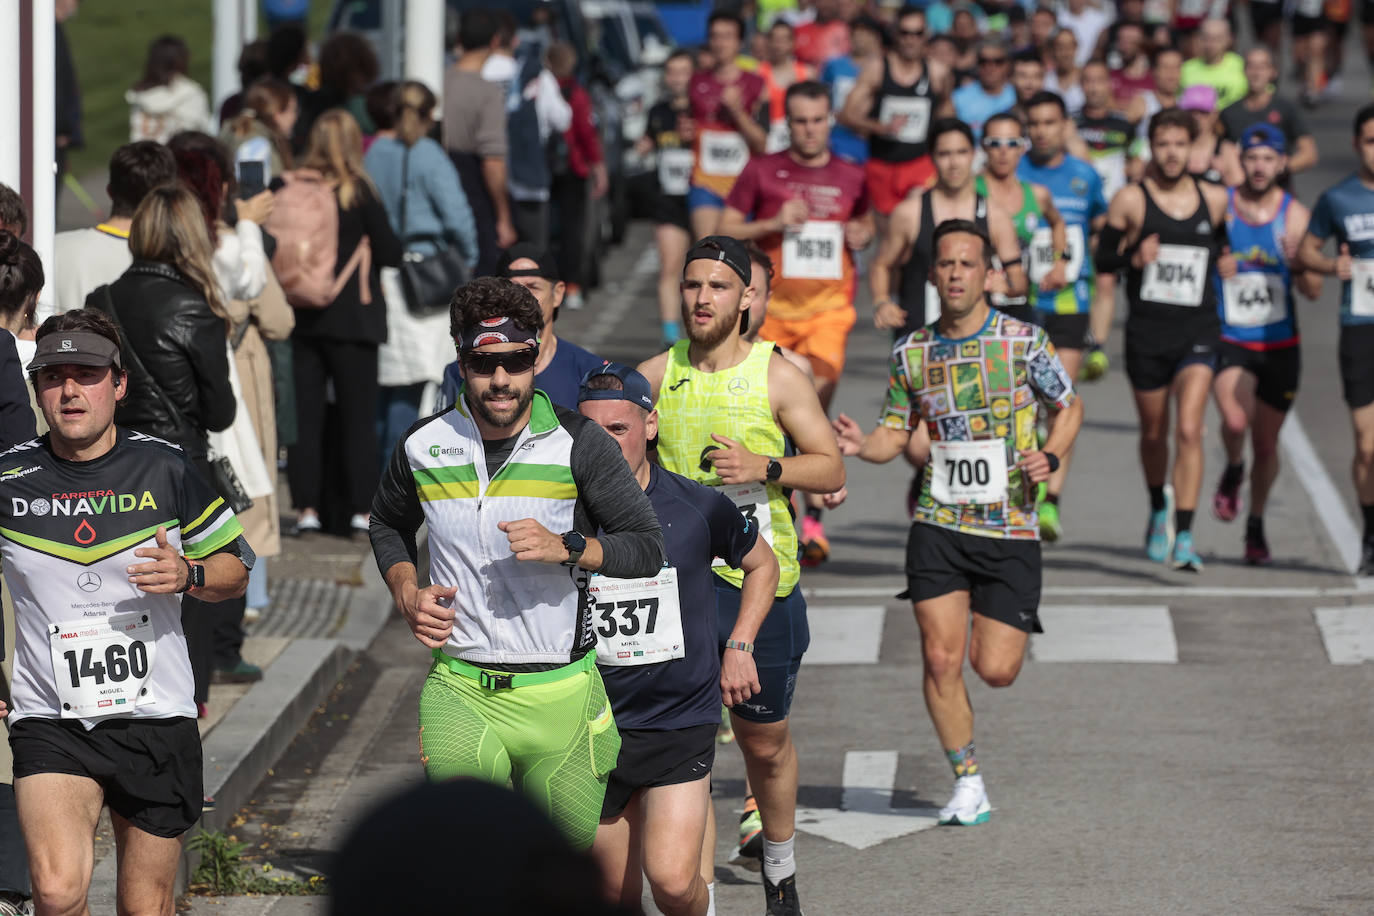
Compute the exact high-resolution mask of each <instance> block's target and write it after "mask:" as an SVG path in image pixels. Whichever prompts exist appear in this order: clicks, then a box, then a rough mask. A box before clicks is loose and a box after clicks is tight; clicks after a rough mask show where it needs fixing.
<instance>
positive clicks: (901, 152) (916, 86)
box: [868, 55, 936, 162]
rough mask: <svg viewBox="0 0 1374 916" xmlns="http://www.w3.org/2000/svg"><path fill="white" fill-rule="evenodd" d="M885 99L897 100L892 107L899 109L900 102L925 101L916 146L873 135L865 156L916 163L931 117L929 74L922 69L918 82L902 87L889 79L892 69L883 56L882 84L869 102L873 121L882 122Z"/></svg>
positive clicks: (932, 101) (932, 97)
mask: <svg viewBox="0 0 1374 916" xmlns="http://www.w3.org/2000/svg"><path fill="white" fill-rule="evenodd" d="M889 97H890V98H892V99H895V100H897V101H896V102H894V103H892V104H896V105H902V104H903V103H902V102H901V100H902V99H925V100H926V105H925V106H924V107H925V127H924V128H923V129H922V130H921V131H920V140H919V142H915V143H909V142H905V141H903V140H898V139H897V138H895V137H889V136H884V135H881V134H874V135H873V136H872V137H870V138H869V140H868V154H869V155H870V156H872V157H873V158H874V159H881V160H882V161H884V162H909V161H911V160H912V159H919V158H920V157H921V156H924V155H926V138H927V137H929V135H930V123H931V121H932V120H933V119H934V116H935V102H936V99H935V96H934V95H932V94H931V91H930V72H929V71H928V70H927V69H926V68H925V66H924V65H922V67H921V76H920V78H918V79H917V80H916V82H914V83H912V84H911V85H910V86H903V85H902V84H900V83H898V82H897V81H896V80H895V79H893V78H892V66H891V64H890V62H889V61H888V59H887V55H883V84H882V86H880V87H879V89H878V95H877V97H876V98H875V99H874V100H873V109H872V111H870V112H869V115H868V116H869V117H870V118H873V119H874V120H875V121H882V120H886V119H884V118H883V99H885V98H889ZM906 104H910V103H906ZM899 113H901V114H905V112H899Z"/></svg>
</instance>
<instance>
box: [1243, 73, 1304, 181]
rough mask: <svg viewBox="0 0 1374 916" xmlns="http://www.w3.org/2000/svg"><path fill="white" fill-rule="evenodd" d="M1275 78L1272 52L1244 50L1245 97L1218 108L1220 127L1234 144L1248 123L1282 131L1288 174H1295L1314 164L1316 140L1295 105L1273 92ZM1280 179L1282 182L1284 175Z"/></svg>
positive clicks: (1276, 79)
mask: <svg viewBox="0 0 1374 916" xmlns="http://www.w3.org/2000/svg"><path fill="white" fill-rule="evenodd" d="M1278 78H1279V71H1278V67H1277V66H1275V64H1274V55H1273V52H1271V51H1270V50H1269V49H1268V48H1266V47H1264V46H1259V47H1254V48H1251V49H1250V50H1249V51H1247V52H1246V54H1245V81H1246V83H1247V84H1248V86H1249V91H1248V92H1247V93H1246V95H1245V98H1243V99H1241V100H1240V101H1238V102H1235V103H1233V104H1231V105H1230V106H1229V107H1227V108H1224V109H1222V112H1221V125H1222V127H1223V128H1225V130H1226V139H1228V140H1230V141H1232V142H1234V143H1239V142H1240V139H1241V137H1242V135H1244V133H1245V129H1246V128H1247V127H1249V126H1250V125H1251V124H1257V123H1259V124H1272V125H1274V126H1275V127H1277V128H1278V129H1279V130H1281V131H1283V138H1284V144H1285V146H1286V147H1287V148H1288V150H1289V155H1288V156H1287V159H1288V172H1289V173H1290V174H1294V175H1295V174H1297V173H1298V172H1305V171H1307V170H1308V169H1310V168H1312V167H1313V166H1315V165H1316V164H1317V141H1316V140H1315V139H1313V137H1312V133H1311V131H1309V130H1308V129H1307V124H1306V122H1305V121H1304V120H1303V118H1302V114H1301V113H1300V112H1299V111H1298V106H1296V105H1294V104H1293V103H1292V102H1290V101H1288V100H1287V99H1282V98H1279V97H1278V95H1277V94H1276V93H1275V91H1274V87H1275V84H1276V83H1277V82H1278ZM1283 180H1284V181H1285V182H1286V180H1287V179H1286V176H1285V177H1284V179H1283Z"/></svg>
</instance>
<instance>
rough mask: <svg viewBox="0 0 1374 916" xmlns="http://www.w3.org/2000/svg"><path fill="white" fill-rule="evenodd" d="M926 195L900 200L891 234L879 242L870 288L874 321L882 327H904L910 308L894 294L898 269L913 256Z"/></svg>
mask: <svg viewBox="0 0 1374 916" xmlns="http://www.w3.org/2000/svg"><path fill="white" fill-rule="evenodd" d="M921 206H922V196H921V195H919V194H918V195H916V196H915V197H910V198H907V199H906V200H904V201H902V202H901V203H899V204H898V205H897V207H896V209H894V210H893V211H892V216H891V217H890V218H889V219H888V224H887V234H885V235H884V236H882V238H881V240H880V241H879V244H878V251H877V254H875V255H874V256H873V263H872V264H871V265H870V266H869V269H868V290H869V292H870V293H872V294H873V323H874V324H875V325H877V326H878V327H880V328H900V327H901V326H902V325H903V324H904V323H905V322H906V312H905V311H904V310H903V308H902V306H901V304H900V303H898V302H897V299H896V297H895V296H894V295H893V294H892V291H893V288H894V286H895V285H896V280H897V272H898V271H899V270H900V269H901V266H902V264H904V263H905V262H906V260H907V258H908V257H909V256H910V253H911V252H910V249H911V245H912V242H913V241H914V240H915V234H916V227H918V226H919V225H920V224H921Z"/></svg>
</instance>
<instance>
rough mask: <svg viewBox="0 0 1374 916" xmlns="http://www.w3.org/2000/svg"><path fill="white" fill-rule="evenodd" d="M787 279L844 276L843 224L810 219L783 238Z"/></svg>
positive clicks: (816, 278)
mask: <svg viewBox="0 0 1374 916" xmlns="http://www.w3.org/2000/svg"><path fill="white" fill-rule="evenodd" d="M782 276H783V279H785V280H839V279H841V278H842V277H843V276H844V223H837V222H834V221H833V220H831V221H821V220H808V221H807V222H804V223H802V224H801V226H800V227H799V228H797V229H789V230H788V231H787V232H785V233H784V234H783V237H782Z"/></svg>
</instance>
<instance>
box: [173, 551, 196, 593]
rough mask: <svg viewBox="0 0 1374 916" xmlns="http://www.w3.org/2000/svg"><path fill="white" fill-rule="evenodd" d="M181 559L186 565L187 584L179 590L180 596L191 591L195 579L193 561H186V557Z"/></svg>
mask: <svg viewBox="0 0 1374 916" xmlns="http://www.w3.org/2000/svg"><path fill="white" fill-rule="evenodd" d="M180 559H181V562H183V563H185V564H186V584H185V585H183V586H182V587H181V588H179V589H177V594H178V595H181V594H184V593H186V592H189V591H190V590H191V580H192V579H193V578H194V576H192V575H191V561H190V560H188V559H186V558H185V557H181V558H180Z"/></svg>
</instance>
